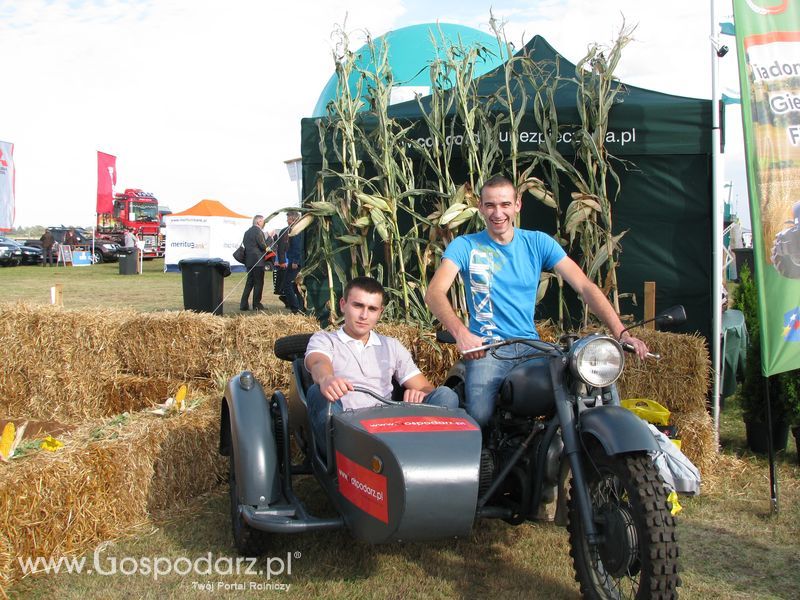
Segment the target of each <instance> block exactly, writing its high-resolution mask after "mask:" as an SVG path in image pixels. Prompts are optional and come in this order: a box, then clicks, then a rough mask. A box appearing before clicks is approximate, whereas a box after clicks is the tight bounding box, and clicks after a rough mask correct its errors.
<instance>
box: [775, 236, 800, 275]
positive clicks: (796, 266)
mask: <svg viewBox="0 0 800 600" xmlns="http://www.w3.org/2000/svg"><path fill="white" fill-rule="evenodd" d="M796 235H800V231H798V230H797V229H796V228H795V227H790V228H789V229H784V230H783V231H781V232H780V233H778V234H777V235H776V236H775V242H774V243H773V245H772V264H773V266H774V267H775V269H776V270H777V271H778V273H780V274H781V275H783V276H784V277H788V278H790V279H800V256H798V255H793V254H786V253H785V250H784V248H787V247H788V248H791V247H792V244H791V239H790V236H796Z"/></svg>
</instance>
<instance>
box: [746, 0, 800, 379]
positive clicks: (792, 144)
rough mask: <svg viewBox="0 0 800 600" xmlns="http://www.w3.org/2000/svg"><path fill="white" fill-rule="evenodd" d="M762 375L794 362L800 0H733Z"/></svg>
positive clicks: (799, 310)
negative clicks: (757, 302) (757, 297)
mask: <svg viewBox="0 0 800 600" xmlns="http://www.w3.org/2000/svg"><path fill="white" fill-rule="evenodd" d="M733 14H734V20H735V22H736V46H737V48H738V51H739V81H740V84H741V90H742V121H743V123H744V135H745V150H746V157H747V180H748V188H749V193H750V214H751V217H752V226H753V250H754V257H755V281H756V285H757V288H758V294H759V305H758V310H759V322H760V327H761V359H762V368H763V372H764V375H765V376H769V375H774V374H776V373H782V372H784V371H790V370H793V369H797V368H800V0H734V2H733Z"/></svg>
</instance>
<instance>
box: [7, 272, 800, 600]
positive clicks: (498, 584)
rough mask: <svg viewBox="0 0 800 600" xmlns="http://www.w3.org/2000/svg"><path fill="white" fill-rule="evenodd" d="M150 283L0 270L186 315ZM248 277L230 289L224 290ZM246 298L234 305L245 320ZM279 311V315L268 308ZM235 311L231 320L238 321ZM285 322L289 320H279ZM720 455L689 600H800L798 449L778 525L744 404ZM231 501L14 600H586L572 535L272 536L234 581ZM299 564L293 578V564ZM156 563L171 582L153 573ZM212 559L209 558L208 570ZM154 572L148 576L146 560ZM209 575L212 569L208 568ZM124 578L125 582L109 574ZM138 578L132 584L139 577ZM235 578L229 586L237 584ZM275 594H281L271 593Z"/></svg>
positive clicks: (73, 300)
mask: <svg viewBox="0 0 800 600" xmlns="http://www.w3.org/2000/svg"><path fill="white" fill-rule="evenodd" d="M145 269H146V272H145V274H144V275H142V276H138V277H137V276H119V275H117V274H116V273H117V267H116V265H100V266H99V267H90V268H86V269H80V268H73V269H71V270H70V269H61V272H56V270H53V271H54V272H53V273H50V272H49V271H48V270H46V269H44V270H43V269H42V268H41V267H16V268H12V269H0V301H8V300H12V301H13V300H25V301H30V302H36V303H46V302H47V301H48V298H49V287H50V286H51V285H52V284H53V283H55V282H56V281H59V282H61V283H63V284H64V302H65V305H66V306H68V307H70V306H72V307H79V306H82V307H85V306H98V305H104V306H124V307H132V308H135V309H138V310H177V309H180V308H181V306H182V302H181V297H182V296H181V277H180V275H174V274H164V273H161V272H160V265H159V263H158V262H153V263H146V267H145ZM237 279H241V276H236V275H232V276H231V277H229V278H228V279H226V280H225V291H226V293H227V292H229V291H230V290H231V289H233V288H234V286H235V282H236V281H237ZM240 290H241V287H239V288H238V291H237V292H235V293H234V295H233V296H232V303H231V302H230V301H229V302H226V304H225V312H226V313H227V314H230V313H235V312H236V307H237V305H238V304H237V303H238V295H239V293H240ZM267 299H268V305H269V307H270V308H272V309H273V310H276V311H277V310H279V309H278V308H277V306H278V303H277V300H276V299H275V298H274V296H271V295H267ZM229 307H230V310H229ZM280 310H283V309H280ZM720 437H721V442H722V447H723V452H722V454H721V456H720V460H719V462H718V465H717V467H716V468H715V469H714V472H713V473H706V474H704V479H705V481H704V485H703V493H702V494H701V495H700V496H698V497H696V498H684V499H682V500H681V501H682V504H683V506H684V510H683V512H682V513H681V515H680V517H679V529H678V535H679V542H680V549H681V565H682V579H683V586H682V588H681V596H682V597H683V598H697V599H705V598H709V597H714V598H718V599H727V598H737V599H738V598H742V599H744V598H758V599H769V598H786V599H789V598H792V599H793V598H797V597H798V591H797V590H798V589H800V554H799V552H800V544H798V539H800V467H798V466H797V454H796V452H797V450H796V448H795V445H794V440H792V438H791V437H790V442H789V448H788V449H787V451H786V452H785V453H781V454H779V456H778V476H779V486H780V487H779V490H780V510H779V513H778V514H777V515H772V514H770V503H769V482H768V469H767V464H766V460H765V459H764V458H763V457H757V456H754V455H752V454H750V453H749V452H748V451H747V450H746V447H745V441H744V427H743V424H742V420H741V414H740V411H739V409H738V406H737V405H736V403H735V402H730V401H729V402H728V403H727V406H726V408H725V410H724V411H723V413H722V418H721V436H720ZM298 489H299V492H300V495H301V496H302V497H303V498H304V499H305V500H306V501H307V502H308V504H309V506H310V508H311V510H312V512H315V513H319V514H326V513H330V511H331V508H330V507H329V506H328V505H327V503H326V501H325V500H324V498H323V497H322V494H321V492H320V491H319V489H318V487H317V486H316V484H315V483H314V482H313V481H312V480H310V479H309V478H306V479H303V480H302V481H301V482H300V483H299V485H298ZM228 510H229V509H228V497H227V489H226V487H225V486H224V485H220V487H219V488H218V489H217V490H216V491H214V492H213V493H211V494H208V495H206V496H203V497H199V498H197V499H196V500H194V501H193V502H191V503H190V504H188V505H187V506H185V507H183V508H182V509H181V510H179V511H175V512H173V513H170V514H160V515H154V516H153V519H152V521H151V523H150V524H149V525H147V526H146V527H144V528H142V529H141V530H140V531H139V533H138V535H134V536H131V537H127V538H124V539H120V540H115V541H113V542H110V543H109V544H107V545H105V546H103V547H101V548H99V549H97V550H95V552H94V553H89V554H87V555H85V556H83V557H76V558H77V559H78V560H80V559H81V558H82V559H84V560H85V569H87V570H88V569H92V571H94V572H92V573H88V572H86V571H84V572H83V573H82V574H77V573H67V572H64V569H63V567H62V571H61V572H60V573H59V574H49V575H37V576H33V577H28V578H26V579H23V580H22V581H21V582H18V583H17V584H15V585H14V586H12V587H11V588H10V589H9V590H7V592H8V594H9V595H10V597H12V598H26V599H27V598H34V599H36V598H41V599H47V600H49V599H50V598H53V597H58V598H63V599H76V600H77V599H81V600H83V599H84V598H110V599H112V600H118V599H119V600H121V599H123V598H195V597H197V598H202V597H210V596H212V595H213V596H214V597H217V596H221V597H234V596H235V597H244V598H250V597H253V598H256V597H259V598H263V597H264V596H269V595H271V594H279V593H282V590H281V589H278V587H277V586H289V590H288V595H289V596H291V597H298V598H316V597H333V598H398V599H399V598H423V597H424V598H479V597H480V598H482V597H499V598H576V597H577V596H578V588H577V585H576V584H575V583H574V581H573V571H572V566H571V563H570V558H569V550H568V546H567V535H566V531H565V530H563V529H561V528H557V527H555V526H553V525H550V524H528V525H522V526H519V527H511V526H509V525H506V524H505V523H502V522H482V523H479V524H478V525H477V526H476V527H475V529H474V530H473V533H472V534H471V535H470V536H469V537H468V538H467V539H463V540H455V541H452V540H446V541H439V542H434V543H425V544H423V543H413V544H391V545H385V546H377V547H373V546H368V545H366V544H362V543H359V542H355V541H353V539H352V538H351V537H350V536H349V535H348V534H347V533H346V532H333V533H317V534H297V535H291V536H290V535H284V536H278V535H276V536H275V537H274V539H273V544H272V546H271V548H270V549H269V551H268V553H267V556H266V557H265V558H262V559H261V560H260V561H259V562H258V563H257V564H256V565H255V567H254V570H255V571H256V572H258V571H260V572H261V573H260V574H250V573H248V572H244V570H245V569H247V568H248V565H246V564H241V565H240V572H239V574H235V569H236V565H235V560H236V558H235V556H236V555H235V552H234V549H233V547H232V542H231V536H230V529H229V518H228ZM289 556H291V573H289V572H288V567H289V562H288V557H289ZM154 557H158V559H159V560H161V561H162V563H161V564H162V566H166V565H167V563H169V565H170V566H171V567H173V568H174V570H175V571H180V572H184V571H186V570H187V569H188V568H189V567H190V566H191V565H190V564H189V563H190V561H191V562H194V561H200V562H196V563H195V564H196V569H195V570H193V571H192V572H189V573H187V574H185V575H181V574H176V573H175V572H173V573H170V574H167V575H163V576H158V577H155V576H154V575H153V574H152V571H153V569H151V573H150V574H145V573H144V571H145V570H146V565H148V564H150V565H151V566H152V564H153V559H154ZM209 557H210V559H209ZM148 560H150V563H148V562H147V561H148ZM209 561H210V563H212V564H213V563H215V562H216V564H215V565H214V569H210V567H209ZM112 571H116V573H115V574H110V572H112ZM134 571H136V572H134ZM229 571H230V572H231V573H232V574H227V573H228V572H229ZM270 586H272V587H270Z"/></svg>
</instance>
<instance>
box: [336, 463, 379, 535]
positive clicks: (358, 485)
mask: <svg viewBox="0 0 800 600" xmlns="http://www.w3.org/2000/svg"><path fill="white" fill-rule="evenodd" d="M336 469H337V471H338V474H339V492H340V493H341V494H342V496H344V497H345V498H347V499H348V500H349V501H350V502H351V503H352V504H354V505H355V506H357V507H358V508H360V509H361V510H363V511H364V512H365V513H367V514H368V515H372V516H373V517H375V518H376V519H378V520H379V521H383V522H384V523H386V524H387V525H388V524H389V502H388V500H387V498H386V477H385V476H384V475H380V474H378V473H373V472H372V471H370V470H369V469H367V468H366V467H362V466H361V465H360V464H358V463H356V462H353V461H352V460H350V459H349V458H347V457H346V456H345V455H344V454H342V453H341V452H339V451H338V450H337V451H336Z"/></svg>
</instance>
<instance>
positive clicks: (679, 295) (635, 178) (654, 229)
mask: <svg viewBox="0 0 800 600" xmlns="http://www.w3.org/2000/svg"><path fill="white" fill-rule="evenodd" d="M523 52H527V53H528V55H529V56H531V57H532V59H533V60H534V61H536V62H537V63H541V64H551V65H552V64H556V62H557V63H558V65H559V70H560V73H561V74H562V75H566V76H569V75H572V74H574V72H575V66H574V65H573V64H571V63H569V62H568V61H566V60H565V59H564V58H563V57H561V56H560V55H559V54H558V53H557V52H556V51H555V50H554V49H553V48H552V46H550V45H549V44H548V43H547V41H546V40H545V39H544V38H542V37H539V36H536V37H534V38H533V39H532V40H531V41H530V42H529V43H528V44H527V46H526V48H525V49H524V50H523ZM653 68H658V65H654V66H653ZM502 85H504V74H503V69H502V67H501V68H499V69H496V70H494V71H491V72H489V73H487V74H486V75H484V76H483V77H481V78H480V79H479V80H478V88H479V92H480V93H481V94H482V95H486V96H489V95H491V94H492V93H493V92H495V91H496V90H497V89H499V88H500V87H501V86H502ZM620 85H623V86H624V84H620ZM624 89H625V92H623V93H622V94H620V95H619V96H617V101H616V104H615V106H614V107H613V108H612V109H611V113H610V114H611V116H610V123H609V130H608V135H607V138H606V146H607V148H608V150H609V151H610V152H611V153H612V154H613V155H615V156H617V157H619V158H621V159H624V160H625V161H627V162H626V163H624V165H623V164H617V165H616V166H615V168H616V171H617V174H618V175H619V178H620V181H621V193H620V195H619V197H618V199H617V202H616V203H615V205H614V209H613V211H614V213H613V214H614V227H615V231H614V233H615V234H616V233H619V232H621V231H623V230H628V233H627V234H626V235H625V237H624V238H623V239H622V242H621V244H622V255H621V264H620V267H619V270H618V280H619V289H620V292H623V293H625V292H630V293H632V294H635V296H636V299H637V301H638V306H636V305H634V304H633V301H632V300H630V299H628V298H626V299H623V300H622V304H621V310H622V313H623V314H633V315H635V316H637V317H641V316H642V313H643V299H644V282H645V281H655V282H656V310H661V309H664V308H667V307H668V306H671V305H673V304H683V305H684V306H685V307H686V312H687V315H688V317H689V321H688V323H687V324H686V325H685V326H684V327H683V328H682V330H683V331H699V332H700V333H701V334H702V335H703V336H705V337H706V338H707V339H710V337H711V325H712V321H713V319H712V306H713V303H712V293H714V291H713V290H712V289H711V288H712V194H711V101H709V100H700V99H695V98H684V97H680V96H673V95H669V94H662V93H659V92H654V91H650V90H645V89H641V88H636V87H632V86H624ZM575 98H576V88H575V85H574V84H571V83H567V84H563V85H561V87H560V88H559V90H558V92H557V93H556V104H557V106H558V107H559V108H558V118H559V124H560V126H561V128H562V129H563V133H564V138H565V139H564V143H563V144H562V145H561V146H559V149H560V151H561V152H562V153H563V154H564V155H565V156H567V157H569V156H570V155H571V154H574V152H571V146H570V145H569V143H568V142H569V138H570V126H571V124H577V123H579V119H578V113H577V110H576V108H575ZM422 102H423V105H424V104H425V99H423V100H422ZM497 110H501V109H500V108H498V109H497ZM529 110H530V109H529ZM390 116H392V117H396V118H399V119H403V120H408V121H409V122H410V123H412V124H415V125H414V126H415V127H416V126H419V131H420V132H424V131H425V128H424V124H423V123H422V122H421V112H420V108H419V105H418V103H417V102H416V101H411V102H404V103H402V104H396V105H394V106H392V107H391V108H390ZM317 120H318V119H303V121H302V159H303V187H304V193H305V195H307V194H308V193H309V192H310V191H311V190H312V189H313V186H314V185H315V183H316V178H317V173H318V172H319V170H320V169H321V166H322V158H321V156H320V144H319V141H320V140H319V129H318V126H317ZM362 126H364V127H366V128H370V127H373V126H374V122H372V121H370V119H369V117H365V119H364V122H363V123H362ZM424 135H425V134H424V133H420V137H424ZM500 135H501V142H505V145H504V148H505V149H507V148H508V147H509V143H508V135H509V134H508V130H506V131H505V134H504V133H503V132H501V134H500ZM503 135H505V138H504V137H503ZM518 135H519V142H520V143H519V150H520V151H525V150H535V149H538V139H537V135H538V131H537V127H536V124H535V121H534V119H533V115H532V114H526V115H525V116H524V117H523V120H522V123H521V126H520V128H519V131H518ZM412 137H415V136H412ZM327 158H328V160H329V162H330V164H331V166H334V168H335V164H334V161H335V157H334V156H333V155H332V154H331V155H329V156H328V157H327ZM451 169H456V171H461V172H463V171H464V165H463V164H462V165H451ZM567 191H569V190H567ZM562 199H565V200H567V201H568V200H569V194H568V193H566V194H562ZM522 226H523V227H525V228H529V229H540V230H542V231H546V232H548V233H553V232H554V231H555V228H554V223H553V213H552V210H551V209H547V208H545V207H544V206H543V205H541V204H540V203H535V202H528V203H526V204H525V205H524V206H523V210H522ZM551 304H552V303H551ZM552 310H553V307H552V306H549V305H548V303H547V302H545V303H544V305H543V306H542V307H541V308H540V309H539V310H538V311H537V317H538V318H542V317H547V316H553V315H554V313H553V312H551V311H552ZM573 314H577V312H573Z"/></svg>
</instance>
